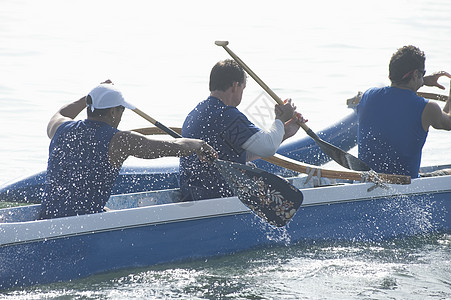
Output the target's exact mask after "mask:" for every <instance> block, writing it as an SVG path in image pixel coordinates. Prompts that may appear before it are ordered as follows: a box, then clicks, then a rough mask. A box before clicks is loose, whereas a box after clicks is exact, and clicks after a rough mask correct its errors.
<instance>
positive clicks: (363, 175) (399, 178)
mask: <svg viewBox="0 0 451 300" xmlns="http://www.w3.org/2000/svg"><path fill="white" fill-rule="evenodd" d="M170 129H171V130H174V131H175V132H177V133H180V132H181V131H182V129H181V128H180V127H170ZM131 131H135V132H139V133H141V134H144V135H153V134H165V133H166V132H165V131H164V130H162V129H159V128H157V127H145V128H138V129H132V130H131ZM261 159H263V160H265V161H267V162H269V163H272V164H275V165H277V166H279V167H282V168H286V169H289V170H293V171H296V172H299V173H304V174H310V173H312V172H313V173H312V176H319V177H325V178H335V179H347V180H356V181H362V182H363V181H367V182H380V183H391V184H410V182H411V178H410V176H405V175H394V174H384V173H377V176H374V175H372V173H371V172H365V171H363V172H362V171H338V170H329V169H324V168H320V167H318V166H314V165H309V164H306V163H303V162H299V161H297V160H294V159H291V158H288V157H286V156H283V155H280V154H277V153H276V154H275V155H274V156H270V157H265V158H261Z"/></svg>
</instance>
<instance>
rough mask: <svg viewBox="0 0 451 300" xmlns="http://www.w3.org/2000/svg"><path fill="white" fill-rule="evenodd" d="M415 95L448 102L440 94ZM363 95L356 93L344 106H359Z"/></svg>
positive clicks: (418, 93)
mask: <svg viewBox="0 0 451 300" xmlns="http://www.w3.org/2000/svg"><path fill="white" fill-rule="evenodd" d="M417 95H418V96H420V97H423V98H426V99H431V100H437V101H443V102H445V101H446V100H448V96H446V95H440V94H434V93H426V92H417ZM362 96H363V93H362V92H358V93H357V96H354V97H352V98H350V99H348V100H346V104H347V105H348V106H350V107H354V106H356V105H357V104H359V102H360V100H361V99H362Z"/></svg>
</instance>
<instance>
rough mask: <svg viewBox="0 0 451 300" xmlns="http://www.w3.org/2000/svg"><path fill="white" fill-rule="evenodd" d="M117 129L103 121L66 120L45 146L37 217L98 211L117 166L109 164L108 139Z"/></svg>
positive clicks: (114, 178)
mask: <svg viewBox="0 0 451 300" xmlns="http://www.w3.org/2000/svg"><path fill="white" fill-rule="evenodd" d="M117 131H118V130H117V129H115V128H113V127H111V126H109V125H108V124H106V123H104V122H97V121H91V120H84V121H77V122H75V121H69V122H66V123H63V124H61V125H60V126H59V127H58V130H57V131H56V133H55V135H54V137H53V139H52V141H51V143H50V147H49V160H48V168H47V178H46V185H45V192H44V196H43V199H42V202H41V218H55V217H64V216H72V215H82V214H87V213H96V212H101V211H102V210H103V207H104V205H105V203H106V202H107V201H108V198H109V196H110V193H111V187H112V185H113V184H114V182H115V180H116V177H117V175H118V174H119V170H120V168H114V167H112V166H111V164H110V162H109V157H108V147H109V143H110V141H111V139H112V137H113V136H114V134H115V133H116V132H117Z"/></svg>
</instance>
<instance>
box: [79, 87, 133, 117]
mask: <svg viewBox="0 0 451 300" xmlns="http://www.w3.org/2000/svg"><path fill="white" fill-rule="evenodd" d="M86 105H87V111H88V116H90V117H102V116H104V115H105V114H106V112H107V111H108V110H109V109H110V108H115V107H122V108H128V109H135V106H133V105H132V104H130V103H128V102H126V101H125V99H124V96H123V95H122V93H121V92H120V91H119V90H118V89H117V88H116V87H115V86H114V85H112V84H107V83H103V84H100V85H98V86H96V87H95V88H93V89H92V90H91V91H90V92H89V94H88V96H87V97H86Z"/></svg>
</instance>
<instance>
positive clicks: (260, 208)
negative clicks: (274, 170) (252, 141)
mask: <svg viewBox="0 0 451 300" xmlns="http://www.w3.org/2000/svg"><path fill="white" fill-rule="evenodd" d="M133 111H134V112H135V113H137V114H138V115H140V116H141V117H143V118H144V119H146V120H147V121H149V122H150V123H152V124H154V125H155V126H157V127H158V128H160V129H161V130H163V131H164V132H166V133H167V134H169V135H170V136H172V137H174V138H181V137H182V136H181V135H180V134H179V133H177V132H175V131H174V130H172V129H170V128H169V127H166V126H165V125H163V124H161V123H160V122H158V121H156V120H155V119H153V118H152V117H150V116H149V115H147V114H146V113H144V112H143V111H141V110H139V109H138V108H135V109H134V110H133ZM213 163H214V164H215V166H216V167H217V168H218V170H219V172H220V173H221V175H222V176H223V177H224V178H225V179H226V181H227V183H228V184H229V185H230V187H232V188H233V189H234V190H235V193H236V195H237V196H238V199H240V200H241V202H243V204H244V205H246V206H247V207H249V208H250V209H251V210H252V211H253V212H254V213H255V214H257V215H258V216H259V217H261V218H263V219H264V220H266V221H267V222H268V223H269V224H271V225H274V226H277V227H282V226H285V225H286V224H287V223H288V222H289V221H290V220H291V218H292V217H293V216H294V214H295V213H296V211H297V210H298V209H299V207H300V206H301V204H302V201H303V194H302V192H301V191H300V190H298V189H296V188H295V187H294V186H292V185H291V184H290V183H289V182H288V181H286V180H285V179H283V178H281V177H279V176H276V175H274V174H271V173H268V172H265V171H263V170H261V169H258V168H255V167H251V166H246V165H242V164H238V163H234V162H230V161H224V160H220V159H216V160H215V161H214V162H213Z"/></svg>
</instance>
